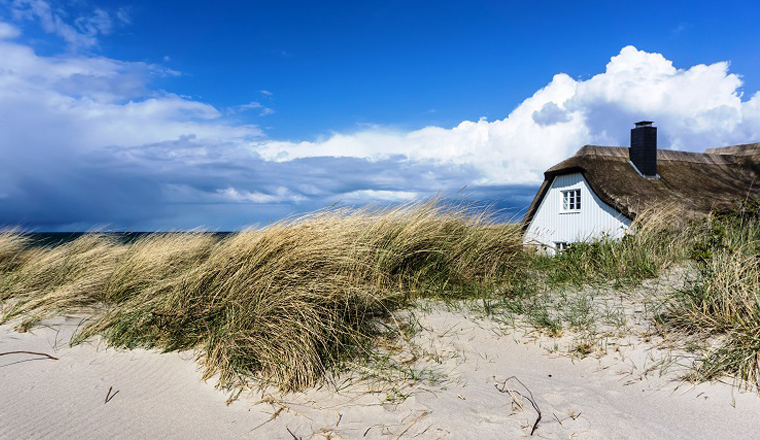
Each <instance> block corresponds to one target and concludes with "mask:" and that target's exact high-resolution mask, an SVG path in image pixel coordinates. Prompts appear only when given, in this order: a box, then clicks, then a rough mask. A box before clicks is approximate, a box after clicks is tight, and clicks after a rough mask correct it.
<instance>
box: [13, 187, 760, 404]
mask: <svg viewBox="0 0 760 440" xmlns="http://www.w3.org/2000/svg"><path fill="white" fill-rule="evenodd" d="M758 212H760V209H759V208H758V205H757V204H756V203H755V204H754V205H753V204H752V203H745V204H743V205H742V206H740V207H739V209H738V210H737V211H736V212H733V213H722V214H714V215H712V216H711V217H710V218H708V219H707V220H706V221H701V222H693V223H690V224H687V223H684V221H683V220H682V219H683V218H684V216H682V215H680V213H678V212H677V211H675V210H673V209H670V208H667V207H655V208H653V209H652V210H651V211H650V212H648V213H646V214H644V215H641V216H639V218H637V219H636V220H635V221H634V223H633V227H632V229H631V231H632V233H630V234H628V235H626V237H625V238H623V239H622V240H612V239H605V238H602V239H600V240H596V241H592V242H588V243H576V244H572V245H571V246H570V247H569V248H568V249H567V250H566V251H564V252H562V253H560V254H559V255H558V256H557V257H554V258H550V257H546V256H540V255H532V254H529V253H528V252H526V251H525V250H524V249H523V246H522V243H521V239H522V237H521V231H520V229H519V226H518V225H515V224H496V223H494V222H493V221H492V219H491V218H490V217H489V216H488V214H486V213H484V211H482V210H481V211H478V210H473V209H470V207H468V206H465V205H444V204H441V203H438V202H435V201H433V202H429V203H417V204H410V205H406V206H402V207H399V208H397V209H387V210H371V209H367V210H349V209H333V210H327V211H322V212H316V213H313V214H309V215H306V216H303V217H298V218H294V219H288V220H283V221H281V222H278V223H275V224H272V225H269V226H267V227H264V228H261V229H252V230H248V231H243V232H240V233H236V234H231V235H228V236H226V237H224V238H220V237H218V236H215V235H213V234H205V233H202V232H183V233H164V234H150V235H146V236H143V237H141V238H139V239H137V240H136V241H133V242H130V243H127V244H124V243H120V242H117V241H116V240H114V239H113V238H112V237H109V236H107V235H104V234H86V235H84V236H82V237H80V238H78V239H77V240H75V241H72V242H70V243H65V244H61V245H57V246H49V247H44V246H43V247H41V246H32V243H31V242H30V241H29V238H28V237H26V236H24V235H23V234H20V233H18V231H4V232H0V313H1V315H0V320H2V321H3V322H6V321H9V320H17V321H18V323H17V327H18V328H19V329H20V330H26V329H28V328H30V327H31V326H33V325H35V324H36V323H37V322H39V321H40V320H42V319H45V318H48V317H52V316H55V315H58V314H74V313H77V314H82V313H84V314H85V315H86V316H87V317H88V318H87V320H86V322H85V324H84V325H83V326H82V328H81V330H80V332H79V333H78V334H77V335H76V336H75V339H74V340H73V343H77V342H81V341H84V340H86V339H88V338H91V337H93V336H96V335H99V336H102V337H104V338H105V340H106V341H107V342H108V343H109V344H111V345H113V346H117V347H124V348H134V347H145V348H157V349H159V350H166V351H171V350H195V351H196V353H197V354H198V362H199V363H200V364H201V366H202V368H203V371H204V375H205V377H211V376H217V377H218V379H219V382H218V383H219V385H220V387H221V388H223V389H226V390H231V389H242V388H243V387H246V386H252V385H253V384H258V385H269V384H272V385H275V386H277V387H279V388H280V389H281V390H285V391H287V390H299V389H304V388H307V387H311V386H313V385H315V384H317V383H318V382H319V381H320V380H322V379H323V378H324V377H325V375H326V373H328V372H331V371H335V370H337V369H340V368H342V367H343V366H345V365H348V363H353V362H354V361H356V360H360V361H361V360H362V359H365V360H367V359H370V358H373V356H374V357H377V356H376V352H373V350H375V349H376V348H377V346H378V343H385V342H386V341H387V338H388V337H391V338H392V337H393V336H394V335H396V336H399V335H401V334H402V333H403V332H404V331H405V330H403V329H401V328H400V327H401V326H403V325H404V324H403V323H401V324H399V325H395V324H394V319H396V318H395V316H396V315H394V312H395V311H398V310H400V309H404V308H408V307H410V306H411V305H412V302H413V300H415V299H420V298H434V299H443V300H446V301H452V300H453V301H458V300H462V299H465V300H472V299H479V300H481V301H479V302H480V303H482V304H483V305H484V308H485V310H486V311H487V313H489V314H491V315H494V316H495V315H497V314H509V315H510V316H517V315H519V316H522V317H523V318H525V321H527V322H528V324H529V325H532V326H535V327H536V328H543V329H545V330H546V332H547V333H549V334H552V335H560V334H561V333H562V331H563V329H564V328H566V327H567V328H569V329H572V328H576V329H577V328H580V329H583V328H593V327H594V326H595V323H594V322H591V321H593V320H595V319H607V320H609V321H610V322H613V321H614V322H617V321H619V320H620V317H619V316H617V315H615V314H614V313H610V312H609V311H605V310H593V307H592V305H593V302H591V301H590V300H589V299H588V298H587V297H583V296H581V297H580V300H582V301H577V300H575V299H573V300H571V299H570V297H567V298H565V296H563V295H564V293H565V291H567V290H568V289H570V290H572V289H576V288H579V287H582V286H585V285H589V284H592V285H593V284H605V283H607V284H610V283H611V284H612V285H613V287H617V288H620V289H622V290H625V289H627V288H629V287H631V286H632V285H635V284H637V283H640V282H641V281H642V280H645V279H649V278H656V277H658V276H660V275H662V274H663V273H664V271H666V270H667V269H670V268H673V267H675V266H682V267H689V268H691V269H689V270H690V272H691V273H693V274H694V276H693V277H692V278H693V279H692V281H691V282H690V284H688V285H687V286H686V287H685V288H681V289H675V288H674V289H673V291H672V292H671V294H669V295H668V297H667V298H664V299H662V298H658V301H664V308H662V310H660V314H659V315H657V317H656V321H657V324H658V325H657V328H659V329H661V331H662V332H664V333H666V334H668V335H671V336H672V338H676V339H678V338H680V337H681V336H682V335H684V334H688V335H691V336H698V337H701V338H704V339H705V340H707V339H710V340H712V341H713V347H714V348H712V349H709V350H706V351H705V352H704V357H703V360H702V361H701V362H700V363H698V366H697V368H696V369H695V370H694V373H693V378H694V379H697V380H703V379H713V378H716V377H719V376H721V375H723V374H729V375H733V376H735V377H738V378H740V379H742V380H744V381H746V383H748V384H755V385H760V297H759V295H760V275H759V274H760V226H759V225H758V223H759V222H760V221H759V220H758V218H759V217H760V216H759V215H758ZM573 298H574V297H573ZM471 302H472V301H471ZM660 304H662V303H660ZM504 316H506V315H504ZM600 317H602V318H600ZM605 317H606V318H605ZM624 327H625V325H622V324H621V329H622V328H624ZM407 337H408V335H407ZM380 341H382V342H380ZM715 341H717V343H718V345H717V346H716V345H715V343H716V342H715Z"/></svg>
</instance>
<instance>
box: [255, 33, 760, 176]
mask: <svg viewBox="0 0 760 440" xmlns="http://www.w3.org/2000/svg"><path fill="white" fill-rule="evenodd" d="M728 69H729V64H728V63H727V62H719V63H715V64H711V65H697V66H693V67H691V68H688V69H677V68H675V67H674V66H673V63H672V62H671V61H669V60H667V59H666V58H665V57H663V56H662V55H661V54H657V53H648V52H644V51H640V50H637V49H636V48H634V47H632V46H627V47H624V48H623V49H622V50H621V52H620V54H618V55H617V56H614V57H612V59H611V60H610V62H609V63H608V64H607V68H606V71H605V72H604V73H601V74H598V75H596V76H594V77H592V78H590V79H588V80H585V81H578V80H574V79H573V78H571V77H569V76H568V75H566V74H557V75H555V76H554V78H553V79H552V80H551V82H549V84H547V85H546V87H544V88H542V89H541V90H539V91H537V92H536V93H534V94H533V96H531V97H529V98H528V99H526V100H525V101H523V102H522V103H521V104H520V105H519V106H518V107H517V108H516V109H515V110H513V111H512V112H511V113H510V114H509V115H508V116H507V117H506V118H504V119H501V120H496V121H492V122H488V121H486V120H485V119H481V120H479V121H464V122H461V123H460V124H459V125H457V126H456V127H453V128H451V129H445V128H440V127H425V128H423V129H420V130H416V131H411V132H399V131H393V130H390V129H382V128H373V129H367V130H362V131H359V132H356V133H335V134H333V135H331V136H330V137H329V138H327V139H325V140H321V141H317V142H281V141H261V142H260V143H258V144H257V145H255V148H256V151H258V152H259V153H260V154H261V155H262V156H263V157H264V158H266V159H268V160H271V161H279V162H283V161H289V160H294V159H298V158H305V157H320V156H332V157H354V158H364V159H369V160H381V159H385V158H390V157H403V158H405V159H406V160H409V161H416V162H427V163H431V164H438V165H441V164H444V165H445V164H459V165H471V166H472V167H474V168H475V169H476V170H479V171H480V177H479V178H478V179H477V180H476V182H475V183H476V184H481V185H494V184H521V183H531V184H535V183H537V182H540V181H541V179H542V173H543V171H544V170H546V168H548V167H549V166H551V165H553V164H555V163H557V162H559V161H561V160H563V159H565V158H567V157H568V156H570V155H572V154H573V153H574V152H575V151H576V150H577V149H578V148H580V147H581V146H582V145H584V144H587V143H596V144H601V145H627V143H628V138H627V136H628V130H629V129H630V128H631V127H632V124H633V122H635V121H637V120H641V119H652V120H654V121H655V122H656V125H658V126H659V127H660V146H661V147H664V148H673V149H684V150H692V151H703V150H704V149H705V148H708V147H714V146H720V145H727V144H733V143H741V142H750V141H758V140H760V94H755V95H754V96H753V97H752V98H751V99H749V100H742V94H741V86H742V81H741V78H740V77H739V76H738V75H736V74H733V73H729V71H728Z"/></svg>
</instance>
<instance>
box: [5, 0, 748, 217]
mask: <svg viewBox="0 0 760 440" xmlns="http://www.w3.org/2000/svg"><path fill="white" fill-rule="evenodd" d="M758 22H760V5H757V4H756V3H754V2H735V1H730V0H729V1H723V2H720V3H715V2H706V1H689V2H686V1H672V2H647V1H640V2H636V3H624V2H613V1H596V2H592V1H578V2H546V1H534V2H525V1H521V2H508V1H478V0H470V1H466V2H465V1H444V0H438V1H412V0H406V1H396V0H385V1H374V0H366V1H359V2H357V1H345V2H344V1H325V2H312V1H289V0H278V1H269V0H266V1H264V0H259V1H227V2H202V1H194V0H184V1H181V2H180V1H174V0H162V1H160V2H155V1H120V0H109V1H105V0H103V1H100V0H60V1H56V0H0V226H5V227H9V226H18V227H21V228H22V229H24V230H29V231H40V232H43V231H87V230H93V229H105V230H130V231H155V230H182V229H190V228H197V227H203V228H207V229H210V230H220V231H228V230H238V229H241V228H245V227H249V226H253V225H264V224H267V223H270V222H272V221H276V220H278V219H281V218H283V217H287V216H291V215H297V214H300V213H304V212H309V211H312V210H316V209H322V208H325V207H330V206H333V205H336V204H338V205H350V206H362V205H365V204H372V205H374V206H378V205H380V206H383V205H388V204H397V203H404V202H408V201H414V200H420V199H429V198H431V197H436V196H440V197H443V198H460V197H466V198H467V200H470V201H472V202H478V203H485V204H489V205H492V206H494V207H495V209H499V210H501V211H500V212H502V213H504V214H503V215H504V218H513V219H518V220H519V217H520V215H521V214H522V213H524V211H525V209H526V208H527V205H528V204H529V203H530V201H531V199H532V198H533V195H534V194H535V191H536V189H537V188H538V185H539V184H540V183H541V181H542V179H543V172H544V171H545V170H546V169H547V168H549V167H550V166H552V165H554V164H556V163H558V162H560V161H562V160H563V159H565V158H567V157H569V156H571V155H572V154H574V153H575V151H577V150H578V149H579V148H580V147H582V146H583V145H585V144H595V145H628V142H629V133H630V129H631V128H632V127H633V123H634V122H635V121H638V120H643V119H646V120H653V121H655V125H656V126H657V127H658V130H659V146H660V147H661V148H669V149H676V150H686V151H704V149H706V148H710V147H716V146H723V145H732V144H739V143H750V142H760V93H759V91H760V57H758V56H757V52H758V48H760V30H758V29H757V26H756V23H758Z"/></svg>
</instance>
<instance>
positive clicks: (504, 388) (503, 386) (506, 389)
mask: <svg viewBox="0 0 760 440" xmlns="http://www.w3.org/2000/svg"><path fill="white" fill-rule="evenodd" d="M512 379H514V380H515V381H517V383H519V384H520V385H522V387H523V388H525V390H526V391H527V392H528V395H530V397H528V396H526V395H524V394H522V393H520V392H519V391H517V390H513V389H511V388H509V387H508V386H507V383H508V382H509V381H510V380H512ZM494 386H495V387H496V389H497V390H499V392H500V393H509V394H513V393H514V394H517V395H518V396H520V397H522V398H523V399H525V400H527V401H528V402H530V404H531V405H533V409H535V410H536V413H538V417H537V418H536V421H535V423H533V428H532V429H531V430H530V435H531V436H532V435H533V433H534V432H536V428H538V422H540V421H541V409H539V408H538V404H537V403H536V399H535V398H534V397H533V393H532V392H531V391H530V389H529V388H528V387H526V386H525V384H524V383H522V381H521V380H520V379H518V378H517V376H510V377H508V378H507V379H506V380H505V381H504V382H503V383H502V384H501V388H499V384H494Z"/></svg>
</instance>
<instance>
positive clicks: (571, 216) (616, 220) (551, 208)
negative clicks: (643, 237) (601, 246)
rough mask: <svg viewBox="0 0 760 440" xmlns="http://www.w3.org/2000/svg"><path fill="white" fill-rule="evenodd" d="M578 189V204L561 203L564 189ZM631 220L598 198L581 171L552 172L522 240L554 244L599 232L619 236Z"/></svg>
mask: <svg viewBox="0 0 760 440" xmlns="http://www.w3.org/2000/svg"><path fill="white" fill-rule="evenodd" d="M572 190H579V191H580V200H581V208H580V210H578V211H569V210H566V209H564V206H563V192H566V191H572ZM630 224H631V220H630V219H629V218H627V217H625V216H624V215H623V214H622V213H620V212H619V211H617V210H616V209H615V208H613V207H612V206H610V205H608V204H607V203H605V202H604V201H603V200H601V199H600V198H599V197H598V195H597V194H596V193H595V192H594V190H593V189H592V188H591V186H590V185H589V184H588V181H587V180H586V179H585V177H584V176H583V174H582V173H580V172H576V173H568V174H561V175H557V176H554V177H553V178H552V179H551V181H547V185H546V188H545V191H544V197H542V198H541V200H540V202H539V203H538V206H537V207H536V210H535V214H534V216H533V217H532V218H531V221H530V223H529V224H528V225H526V226H525V236H524V241H525V242H537V243H540V244H543V245H545V246H549V247H553V246H554V243H556V242H566V243H572V242H576V241H583V240H588V239H593V238H598V237H600V236H601V235H602V234H607V235H610V236H615V237H617V236H621V235H622V234H624V233H625V230H627V228H628V227H629V226H630Z"/></svg>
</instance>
